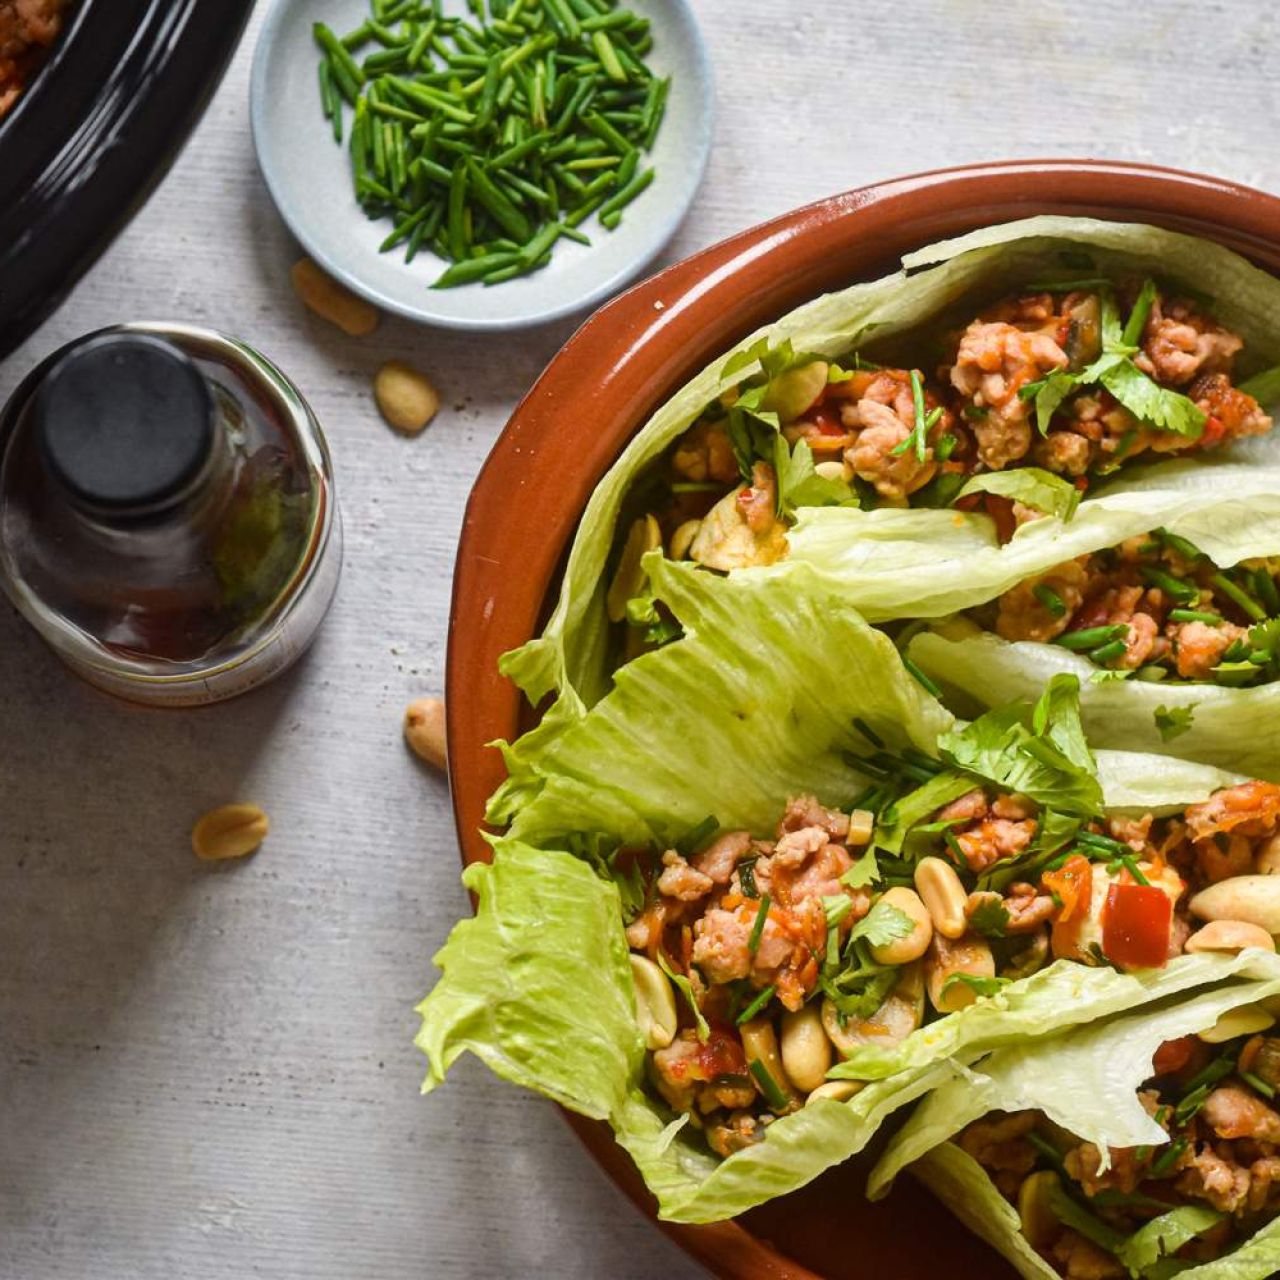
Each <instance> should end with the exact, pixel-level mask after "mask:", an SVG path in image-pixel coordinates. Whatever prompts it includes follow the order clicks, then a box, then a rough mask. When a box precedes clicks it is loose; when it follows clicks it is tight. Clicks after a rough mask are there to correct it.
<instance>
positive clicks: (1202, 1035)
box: [1197, 1004, 1276, 1044]
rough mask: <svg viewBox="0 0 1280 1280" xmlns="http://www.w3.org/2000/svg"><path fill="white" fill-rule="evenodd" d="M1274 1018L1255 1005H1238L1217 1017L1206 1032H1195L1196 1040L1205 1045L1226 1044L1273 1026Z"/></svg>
mask: <svg viewBox="0 0 1280 1280" xmlns="http://www.w3.org/2000/svg"><path fill="white" fill-rule="evenodd" d="M1275 1021H1276V1020H1275V1018H1274V1017H1272V1016H1271V1014H1269V1013H1268V1012H1267V1011H1266V1010H1265V1009H1261V1008H1259V1007H1258V1006H1257V1005H1256V1004H1246V1005H1239V1006H1237V1007H1236V1008H1234V1009H1228V1010H1227V1011H1226V1013H1224V1014H1221V1015H1219V1017H1218V1020H1217V1022H1215V1023H1214V1024H1213V1026H1211V1027H1210V1028H1209V1029H1208V1030H1207V1031H1200V1032H1197V1039H1199V1040H1203V1041H1204V1043H1205V1044H1226V1042H1227V1041H1228V1040H1236V1039H1238V1038H1239V1037H1240V1036H1251V1035H1253V1034H1254V1033H1255V1032H1258V1031H1266V1030H1267V1029H1268V1028H1269V1027H1273V1026H1275Z"/></svg>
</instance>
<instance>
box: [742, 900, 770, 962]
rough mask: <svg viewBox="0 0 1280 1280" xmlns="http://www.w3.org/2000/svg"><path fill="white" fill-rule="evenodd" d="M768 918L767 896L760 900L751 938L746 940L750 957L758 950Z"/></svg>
mask: <svg viewBox="0 0 1280 1280" xmlns="http://www.w3.org/2000/svg"><path fill="white" fill-rule="evenodd" d="M768 918H769V895H768V894H767V893H766V894H765V895H764V897H763V898H761V899H760V908H759V910H758V911H757V912H756V920H755V924H753V925H752V926H751V936H750V937H749V938H748V939H747V951H748V952H750V954H751V955H755V953H756V952H757V951H758V950H759V948H760V936H761V935H762V934H763V933H764V922H765V921H766V920H767V919H768Z"/></svg>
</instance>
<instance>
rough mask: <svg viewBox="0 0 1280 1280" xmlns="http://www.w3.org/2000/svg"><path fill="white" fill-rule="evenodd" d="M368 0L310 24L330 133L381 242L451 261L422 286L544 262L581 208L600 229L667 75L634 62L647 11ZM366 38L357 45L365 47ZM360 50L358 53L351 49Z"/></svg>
mask: <svg viewBox="0 0 1280 1280" xmlns="http://www.w3.org/2000/svg"><path fill="white" fill-rule="evenodd" d="M467 7H468V9H469V10H470V13H471V16H472V17H473V18H474V19H475V20H474V21H468V20H466V19H464V18H460V17H446V16H445V15H444V12H443V7H442V4H441V0H372V16H371V17H370V18H369V19H368V20H366V21H365V22H363V23H362V24H361V25H360V26H359V27H357V28H356V29H355V30H354V31H351V32H349V33H348V34H347V35H345V36H337V35H335V34H334V32H333V31H331V30H330V29H329V28H328V27H327V26H325V25H324V23H322V22H318V23H316V24H315V26H314V28H313V31H314V34H315V38H316V43H317V44H318V45H319V46H320V49H321V51H322V53H323V55H324V56H323V58H322V60H321V63H320V97H321V101H322V103H323V105H324V111H325V115H326V116H327V117H328V118H329V120H330V121H331V123H332V125H333V132H334V137H335V138H336V139H337V140H338V141H339V142H341V140H342V136H343V103H344V102H345V103H347V104H348V105H349V106H350V107H352V108H353V109H354V112H355V115H354V119H353V121H352V125H351V131H350V140H349V145H350V151H351V166H352V173H353V176H354V179H355V189H356V197H357V199H358V200H359V202H360V204H361V207H362V208H363V209H364V211H365V212H366V213H367V214H368V215H369V217H370V218H390V219H391V220H392V221H393V224H394V225H393V227H392V230H391V233H390V234H389V235H388V236H387V238H386V239H385V240H384V241H383V243H382V246H381V248H382V252H384V253H385V252H387V251H388V250H390V249H393V248H395V247H396V246H397V245H401V244H403V245H404V246H405V261H406V262H412V261H413V258H414V257H415V255H416V254H417V253H418V251H419V249H421V248H422V247H423V246H424V245H425V246H427V247H429V248H431V249H432V250H434V252H435V253H437V254H438V255H439V256H440V257H441V258H444V259H445V260H446V261H448V262H450V263H452V265H451V266H450V267H449V268H448V269H447V270H446V271H445V272H444V273H443V274H442V275H441V276H440V278H439V279H438V280H436V282H435V285H434V287H435V288H449V287H451V286H453V285H460V284H469V283H472V282H474V281H483V282H484V283H485V284H498V283H500V282H501V281H503V280H510V279H511V278H512V277H514V276H519V275H524V274H525V273H526V272H529V271H534V270H537V269H538V268H539V267H542V266H544V265H545V264H546V263H547V262H549V261H550V260H551V252H552V248H553V246H554V245H555V242H556V241H557V240H558V239H559V238H560V237H561V236H565V237H567V238H568V239H572V240H577V241H579V242H581V243H584V244H586V243H590V241H589V240H588V238H587V236H586V235H584V234H583V232H581V231H580V230H579V229H578V227H579V224H580V223H582V222H584V221H585V220H586V219H587V218H589V217H590V216H591V215H592V214H596V215H598V218H599V221H600V224H601V225H602V226H603V227H605V228H606V229H608V230H612V229H613V228H614V227H616V226H617V225H618V223H619V222H620V221H621V219H622V214H623V210H624V209H625V207H626V206H627V205H628V204H630V203H631V201H632V200H634V199H635V197H636V196H638V195H639V194H640V193H641V192H642V191H643V190H644V189H645V188H646V187H647V186H648V185H649V184H650V183H651V182H652V181H653V173H654V171H653V169H652V167H648V168H642V167H641V154H642V152H646V151H648V150H650V149H651V148H652V146H653V142H654V138H655V137H656V136H657V132H658V128H659V126H660V125H661V123H662V116H663V112H664V110H665V107H666V99H667V91H668V89H669V87H670V81H669V80H659V79H656V78H655V77H654V76H653V75H652V73H651V72H650V71H649V69H648V68H647V67H646V66H645V65H644V61H643V58H644V55H645V54H646V53H647V52H648V51H649V49H650V47H651V45H652V37H651V36H650V33H649V23H648V20H647V19H645V18H641V17H639V16H637V15H636V14H634V13H632V12H631V11H630V10H628V9H617V8H615V7H614V0H488V16H487V17H486V12H485V0H468V4H467ZM371 46H372V49H371V51H370V52H365V50H366V49H370V47H371ZM357 55H361V56H360V57H359V60H358V58H357Z"/></svg>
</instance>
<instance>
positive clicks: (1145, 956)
mask: <svg viewBox="0 0 1280 1280" xmlns="http://www.w3.org/2000/svg"><path fill="white" fill-rule="evenodd" d="M1172 924H1173V903H1172V902H1171V901H1170V900H1169V895H1168V894H1167V893H1165V891H1164V890H1163V889H1159V888H1157V887H1156V886H1155V885H1152V884H1113V885H1112V886H1111V887H1110V888H1109V889H1108V890H1107V903H1106V906H1105V907H1104V908H1103V911H1102V954H1103V955H1105V956H1106V957H1107V959H1108V960H1113V961H1114V962H1115V963H1116V964H1118V965H1122V966H1124V968H1126V969H1159V968H1161V967H1163V965H1164V964H1165V962H1166V961H1167V960H1168V958H1169V929H1170V927H1171V925H1172Z"/></svg>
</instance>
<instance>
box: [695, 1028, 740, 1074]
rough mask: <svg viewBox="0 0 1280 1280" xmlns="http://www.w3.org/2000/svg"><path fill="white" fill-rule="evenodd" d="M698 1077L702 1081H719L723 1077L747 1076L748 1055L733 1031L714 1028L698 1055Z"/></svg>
mask: <svg viewBox="0 0 1280 1280" xmlns="http://www.w3.org/2000/svg"><path fill="white" fill-rule="evenodd" d="M694 1061H696V1062H697V1064H698V1075H699V1078H700V1079H702V1080H718V1079H719V1078H720V1077H721V1076H745V1075H746V1074H747V1055H746V1053H745V1052H744V1051H743V1048H742V1041H741V1040H739V1039H738V1037H737V1036H736V1035H735V1034H734V1033H733V1032H731V1031H727V1030H725V1029H723V1028H722V1027H716V1026H713V1027H712V1028H711V1034H710V1035H709V1036H708V1037H707V1043H706V1044H704V1045H703V1046H702V1047H701V1048H700V1049H699V1050H698V1053H697V1057H696V1058H695V1059H694Z"/></svg>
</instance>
